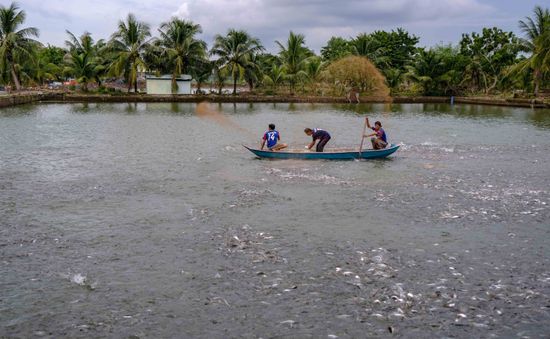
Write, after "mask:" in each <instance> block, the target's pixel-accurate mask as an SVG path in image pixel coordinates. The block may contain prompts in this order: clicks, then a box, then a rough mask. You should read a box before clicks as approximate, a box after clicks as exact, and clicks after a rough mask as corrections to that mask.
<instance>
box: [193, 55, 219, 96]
mask: <svg viewBox="0 0 550 339" xmlns="http://www.w3.org/2000/svg"><path fill="white" fill-rule="evenodd" d="M213 68H214V64H213V62H211V61H209V60H203V61H200V62H197V65H196V66H195V67H193V70H192V72H191V75H192V76H193V78H194V79H195V81H196V82H197V93H199V94H200V93H201V92H202V84H203V83H205V82H207V81H208V80H209V79H210V77H211V76H212V70H213Z"/></svg>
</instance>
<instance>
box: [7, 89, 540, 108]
mask: <svg viewBox="0 0 550 339" xmlns="http://www.w3.org/2000/svg"><path fill="white" fill-rule="evenodd" d="M360 99H361V103H395V104H408V103H419V104H445V103H450V102H451V98H450V97H426V96H422V97H412V96H411V97H405V96H397V97H376V96H369V97H361V98H360ZM203 101H207V102H213V103H335V104H349V102H348V100H347V99H346V98H345V97H327V96H324V97H322V96H300V95H294V96H291V95H257V94H254V95H252V94H246V95H243V94H240V95H235V96H233V95H215V94H209V95H147V94H118V95H109V94H83V93H63V92H19V93H11V94H7V95H3V96H0V108H2V107H10V106H16V105H20V104H25V103H31V102H58V103H87V102H90V103H96V102H97V103H102V102H111V103H125V102H127V103H138V102H188V103H197V102H203ZM454 103H455V104H473V105H492V106H508V107H528V108H550V101H549V100H548V99H546V100H541V99H519V98H500V97H454ZM353 104H355V103H351V104H350V105H353Z"/></svg>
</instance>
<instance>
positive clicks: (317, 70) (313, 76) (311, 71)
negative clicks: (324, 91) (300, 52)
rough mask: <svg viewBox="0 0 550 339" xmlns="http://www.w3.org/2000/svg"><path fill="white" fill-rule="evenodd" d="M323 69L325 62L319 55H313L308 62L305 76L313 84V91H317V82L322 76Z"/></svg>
mask: <svg viewBox="0 0 550 339" xmlns="http://www.w3.org/2000/svg"><path fill="white" fill-rule="evenodd" d="M322 69H323V63H322V62H321V58H319V57H311V58H309V60H308V62H307V63H306V67H305V73H306V74H305V78H306V79H307V82H308V83H309V84H310V85H311V87H312V89H313V91H314V92H315V91H317V83H318V82H319V80H320V78H321V71H322Z"/></svg>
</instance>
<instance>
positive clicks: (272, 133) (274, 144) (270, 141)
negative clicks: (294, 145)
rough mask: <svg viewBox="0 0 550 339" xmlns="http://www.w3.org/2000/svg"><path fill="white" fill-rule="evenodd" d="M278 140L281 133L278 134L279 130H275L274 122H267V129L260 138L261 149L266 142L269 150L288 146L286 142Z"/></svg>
mask: <svg viewBox="0 0 550 339" xmlns="http://www.w3.org/2000/svg"><path fill="white" fill-rule="evenodd" d="M279 140H281V135H280V134H279V131H276V130H275V124H269V130H267V131H266V132H265V133H264V136H263V138H262V148H261V149H262V150H263V149H264V146H265V144H266V143H267V149H268V150H270V151H278V150H282V149H283V148H286V147H288V145H287V144H283V143H279Z"/></svg>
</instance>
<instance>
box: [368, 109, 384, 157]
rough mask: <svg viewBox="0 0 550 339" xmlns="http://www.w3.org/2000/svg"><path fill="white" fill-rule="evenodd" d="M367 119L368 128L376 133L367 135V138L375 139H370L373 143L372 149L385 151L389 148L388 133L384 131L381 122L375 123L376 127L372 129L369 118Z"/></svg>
mask: <svg viewBox="0 0 550 339" xmlns="http://www.w3.org/2000/svg"><path fill="white" fill-rule="evenodd" d="M365 119H367V120H366V121H367V127H368V128H370V129H372V130H373V131H374V133H372V134H368V135H365V137H373V138H371V139H370V141H371V142H372V148H373V149H384V148H386V146H388V140H387V139H386V132H384V130H383V129H382V123H381V122H380V121H377V122H375V123H374V127H371V125H370V123H369V118H368V117H367V118H365Z"/></svg>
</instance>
